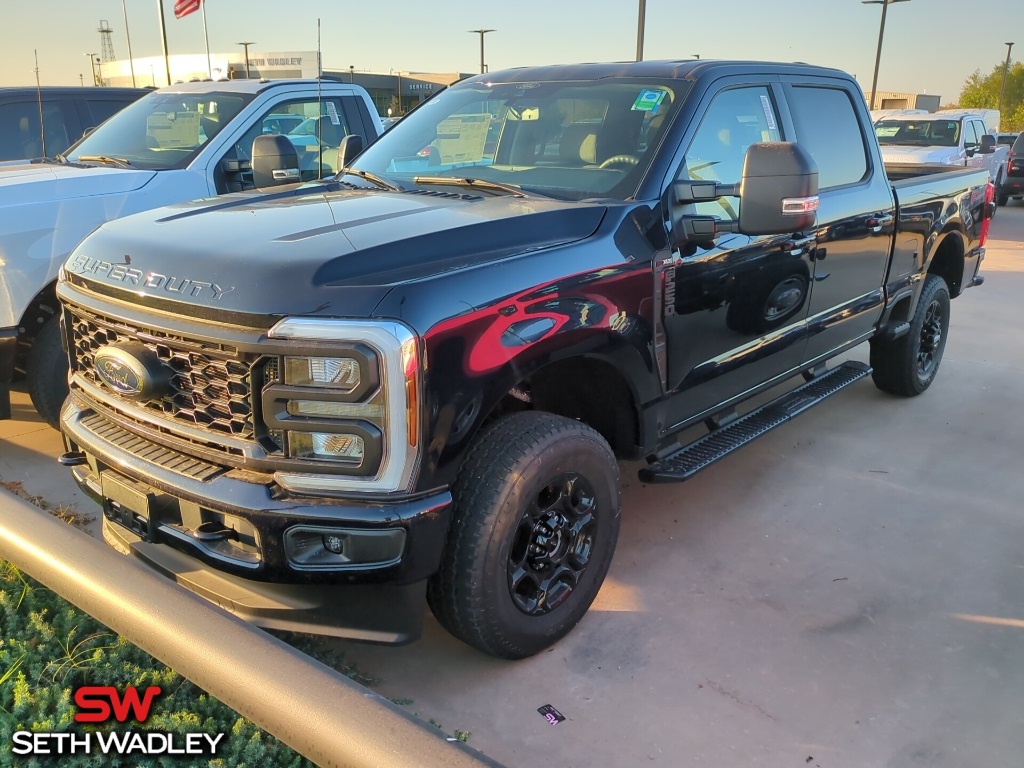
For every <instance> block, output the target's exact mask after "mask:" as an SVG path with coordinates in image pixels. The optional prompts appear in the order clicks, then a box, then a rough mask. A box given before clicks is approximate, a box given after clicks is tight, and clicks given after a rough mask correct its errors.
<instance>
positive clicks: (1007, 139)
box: [996, 133, 1020, 147]
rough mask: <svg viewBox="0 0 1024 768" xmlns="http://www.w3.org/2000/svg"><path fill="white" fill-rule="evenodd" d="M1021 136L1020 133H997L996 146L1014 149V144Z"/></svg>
mask: <svg viewBox="0 0 1024 768" xmlns="http://www.w3.org/2000/svg"><path fill="white" fill-rule="evenodd" d="M1018 136H1020V134H1019V133H997V134H996V144H1005V145H1006V146H1007V147H1012V146H1013V142H1015V141H1016V140H1017V137H1018Z"/></svg>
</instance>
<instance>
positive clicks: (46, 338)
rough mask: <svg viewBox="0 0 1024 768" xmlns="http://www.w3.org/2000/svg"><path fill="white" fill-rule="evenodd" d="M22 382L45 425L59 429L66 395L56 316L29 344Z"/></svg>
mask: <svg viewBox="0 0 1024 768" xmlns="http://www.w3.org/2000/svg"><path fill="white" fill-rule="evenodd" d="M25 379H26V383H27V384H28V394H29V397H31V398H32V405H34V406H35V409H36V410H37V411H38V412H39V415H40V416H42V417H43V419H44V420H45V421H46V423H47V424H49V425H50V426H51V427H53V428H54V429H60V409H61V406H63V405H64V399H65V398H66V397H67V396H68V355H67V352H66V351H65V350H64V344H63V342H62V341H61V336H60V317H59V316H54V317H51V318H50V319H49V320H47V321H46V322H45V323H44V324H43V327H42V328H40V329H39V333H38V334H37V335H36V337H35V339H34V340H33V341H32V348H31V349H29V352H28V366H27V368H26V371H25Z"/></svg>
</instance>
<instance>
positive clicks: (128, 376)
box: [96, 350, 143, 397]
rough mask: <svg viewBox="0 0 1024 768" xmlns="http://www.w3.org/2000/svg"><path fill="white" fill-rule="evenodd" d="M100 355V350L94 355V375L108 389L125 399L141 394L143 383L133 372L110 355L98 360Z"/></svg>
mask: <svg viewBox="0 0 1024 768" xmlns="http://www.w3.org/2000/svg"><path fill="white" fill-rule="evenodd" d="M100 354H102V350H100V352H99V353H97V355H96V373H97V374H98V375H99V377H100V378H101V379H103V381H105V382H106V383H107V386H108V387H110V388H111V389H112V390H114V391H115V392H117V393H118V394H119V395H124V396H126V397H138V396H139V395H141V394H142V384H143V382H142V381H140V380H139V376H138V374H137V373H136V372H135V371H133V370H132V369H131V368H129V367H128V366H127V365H125V364H124V363H122V362H121V361H120V360H117V359H115V358H114V357H112V356H110V355H107V356H105V357H103V358H100Z"/></svg>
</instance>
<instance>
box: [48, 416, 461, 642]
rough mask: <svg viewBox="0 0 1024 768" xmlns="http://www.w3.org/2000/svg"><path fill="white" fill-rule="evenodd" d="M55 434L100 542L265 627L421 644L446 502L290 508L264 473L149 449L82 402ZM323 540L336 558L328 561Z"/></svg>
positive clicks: (327, 502) (324, 502)
mask: <svg viewBox="0 0 1024 768" xmlns="http://www.w3.org/2000/svg"><path fill="white" fill-rule="evenodd" d="M61 422H62V429H63V431H64V434H65V442H66V446H67V449H68V451H69V454H66V455H67V456H72V457H74V461H75V462H77V465H76V466H72V468H71V469H72V474H73V476H74V478H75V481H76V482H77V483H78V485H79V486H80V487H81V488H82V490H83V491H85V492H86V493H87V494H88V495H89V496H91V497H92V498H93V499H94V500H95V501H96V502H97V503H98V504H100V506H101V507H102V508H103V513H104V521H103V529H104V539H105V540H106V541H107V542H108V543H109V544H111V545H112V546H114V547H115V548H117V549H119V550H120V551H122V552H125V553H128V554H133V555H135V556H138V557H140V558H142V559H143V560H144V561H146V562H147V563H148V564H150V565H152V566H153V567H155V568H157V569H158V570H160V571H162V572H163V573H165V574H166V575H169V576H171V577H173V578H175V580H177V581H178V582H179V583H181V584H182V585H183V586H186V587H187V588H189V589H191V590H192V591H194V592H196V593H197V594H200V595H202V596H204V597H206V598H208V599H210V600H211V601H213V602H215V603H217V604H219V605H221V606H222V607H224V608H226V609H228V610H230V611H232V612H234V613H236V614H238V615H239V616H242V617H244V618H246V619H249V620H251V621H253V623H255V624H258V625H260V626H266V627H274V628H291V629H301V630H303V631H309V632H315V633H318V634H333V635H337V636H342V637H355V638H358V639H371V640H378V641H382V642H404V641H408V640H412V639H415V637H416V636H418V633H419V623H420V622H421V621H422V613H423V603H424V599H423V597H424V581H425V579H426V578H427V577H428V576H430V575H431V574H432V573H434V572H435V571H436V570H437V568H438V565H439V563H440V558H441V553H442V550H443V548H444V542H445V539H446V536H447V530H448V523H449V519H450V516H451V504H452V498H451V494H450V492H449V491H447V490H445V491H441V492H438V493H434V494H431V495H427V496H420V497H415V498H411V499H403V500H400V501H394V502H392V501H380V502H368V503H356V502H353V501H351V500H348V499H319V498H315V499H314V498H306V497H297V496H290V495H287V494H286V493H285V492H284V491H282V489H280V488H279V487H277V486H276V485H275V484H274V483H273V482H272V479H271V478H270V476H268V475H262V474H257V473H254V472H243V471H239V470H230V469H226V468H220V467H216V466H215V465H210V464H207V463H205V462H202V461H199V460H196V459H194V458H193V457H189V456H186V455H184V454H181V453H178V452H176V451H173V450H171V449H169V448H165V447H163V446H160V445H157V444H155V443H150V442H148V441H145V440H143V439H142V438H140V437H138V436H136V435H133V434H132V433H130V432H128V431H127V430H125V429H123V428H121V427H120V426H119V425H117V424H116V423H113V422H111V421H109V420H107V419H106V418H105V417H103V416H101V415H100V414H97V413H96V412H94V411H92V410H90V409H89V408H88V407H87V406H86V405H85V404H83V403H80V402H78V401H77V400H76V398H75V397H74V396H72V397H71V398H69V399H68V401H67V402H66V403H65V406H64V409H63V412H62V414H61ZM327 537H332V538H333V539H334V543H338V542H340V543H341V545H342V553H341V554H337V555H335V554H332V553H329V552H327V551H326V550H325V549H324V546H325V544H326V541H327ZM321 542H324V544H321ZM318 548H319V549H318ZM321 550H322V551H321ZM349 553H351V556H350V557H347V555H349ZM403 614H407V616H405V618H402V615H403ZM412 614H415V621H414V622H412V621H411V619H412Z"/></svg>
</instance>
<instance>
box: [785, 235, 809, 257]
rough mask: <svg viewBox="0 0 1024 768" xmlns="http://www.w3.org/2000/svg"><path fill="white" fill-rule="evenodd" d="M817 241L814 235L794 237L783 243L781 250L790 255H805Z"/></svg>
mask: <svg viewBox="0 0 1024 768" xmlns="http://www.w3.org/2000/svg"><path fill="white" fill-rule="evenodd" d="M816 242H817V238H816V237H815V236H814V235H809V236H807V237H792V238H790V239H789V240H786V241H785V242H783V243H782V246H781V250H782V252H783V253H785V254H787V255H788V256H803V255H804V253H805V252H806V251H807V250H808V249H810V248H811V247H812V246H813V245H814V244H815V243H816Z"/></svg>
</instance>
